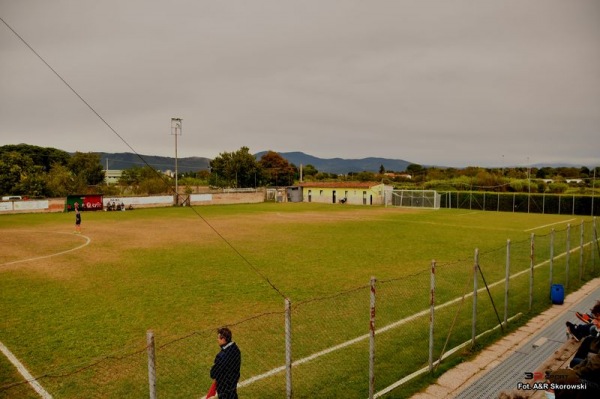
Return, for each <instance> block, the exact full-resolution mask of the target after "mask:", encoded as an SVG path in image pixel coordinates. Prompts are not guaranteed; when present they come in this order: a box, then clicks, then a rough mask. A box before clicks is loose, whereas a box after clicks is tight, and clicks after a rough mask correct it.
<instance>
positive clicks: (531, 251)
mask: <svg viewBox="0 0 600 399" xmlns="http://www.w3.org/2000/svg"><path fill="white" fill-rule="evenodd" d="M534 258H535V234H534V233H531V244H530V246H529V310H531V308H532V307H533V267H534V263H535V259H534Z"/></svg>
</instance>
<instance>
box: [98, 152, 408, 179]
mask: <svg viewBox="0 0 600 399" xmlns="http://www.w3.org/2000/svg"><path fill="white" fill-rule="evenodd" d="M266 152H267V151H261V152H259V153H257V154H255V155H254V156H255V157H256V159H260V158H261V157H262V156H263V155H264V154H265V153H266ZM98 154H99V155H100V162H101V163H102V166H103V167H104V168H105V169H112V170H122V169H130V168H133V167H134V166H140V167H142V166H145V165H146V163H148V164H149V165H150V166H152V167H153V168H154V169H157V170H162V171H165V170H175V158H172V157H161V156H155V155H140V156H141V157H142V158H143V159H144V160H145V161H146V163H144V161H142V160H141V159H140V156H138V155H137V154H133V153H130V152H123V153H106V152H100V153H98ZM279 154H280V155H281V156H282V157H284V158H285V159H287V160H288V161H289V162H290V163H293V164H294V165H296V166H297V167H300V165H304V166H306V165H313V166H314V167H315V168H316V169H317V170H319V171H321V172H327V173H336V174H344V173H350V172H363V171H368V172H378V171H379V168H380V167H381V165H383V167H384V168H385V169H386V170H394V171H403V170H405V169H406V167H407V166H408V165H410V164H411V162H407V161H404V160H401V159H388V158H374V157H371V158H363V159H342V158H331V159H327V158H317V157H314V156H312V155H308V154H305V153H303V152H281V153H279ZM107 162H108V163H107ZM209 162H210V159H208V158H202V157H188V158H178V160H177V169H178V171H179V172H180V173H184V172H197V171H199V170H207V169H208V168H209Z"/></svg>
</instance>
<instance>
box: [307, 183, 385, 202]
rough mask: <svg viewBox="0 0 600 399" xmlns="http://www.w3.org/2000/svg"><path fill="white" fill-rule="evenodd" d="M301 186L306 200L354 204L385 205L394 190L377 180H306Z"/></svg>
mask: <svg viewBox="0 0 600 399" xmlns="http://www.w3.org/2000/svg"><path fill="white" fill-rule="evenodd" d="M300 187H301V188H302V196H303V201H304V202H319V203H326V204H338V203H340V204H353V205H384V204H385V203H386V202H387V203H389V201H390V199H391V197H392V190H393V187H392V186H388V185H385V184H382V183H376V182H304V183H301V184H300Z"/></svg>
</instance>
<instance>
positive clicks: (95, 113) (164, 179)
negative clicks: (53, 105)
mask: <svg viewBox="0 0 600 399" xmlns="http://www.w3.org/2000/svg"><path fill="white" fill-rule="evenodd" d="M0 21H2V23H4V25H6V27H7V28H8V29H10V30H11V32H12V33H14V34H15V36H17V37H18V38H19V40H21V42H23V44H25V46H27V48H29V50H31V52H32V53H33V54H35V55H36V57H38V58H39V59H40V61H42V62H43V63H44V64H45V65H46V66H47V67H48V68H49V69H50V70H51V71H52V72H53V73H54V74H55V75H56V76H57V77H58V78H59V79H60V80H61V81H62V82H63V83H64V84H65V86H67V87H68V88H69V89H70V90H71V91H72V92H73V94H75V95H76V96H77V98H79V99H80V100H81V102H83V103H84V104H85V105H86V106H87V107H88V108H89V109H90V111H92V112H93V113H94V115H96V116H97V117H98V118H99V119H100V120H101V121H102V122H103V123H104V124H105V125H106V126H107V127H108V128H109V129H110V130H111V131H112V132H113V133H114V134H115V135H116V136H117V137H118V138H119V139H120V140H121V141H122V142H123V143H125V145H126V146H127V147H129V149H131V151H133V153H134V154H135V155H137V156H138V158H140V159H141V160H142V162H143V163H144V164H145V165H146V166H148V167H150V168H152V167H151V166H150V164H149V163H148V162H146V160H145V159H144V157H142V156H141V155H140V154H138V153H137V151H136V150H135V149H134V148H133V147H132V146H131V145H129V143H128V142H127V141H126V140H125V139H124V138H123V137H122V136H121V135H120V134H119V133H118V132H117V131H116V130H115V129H114V128H113V127H112V126H111V125H110V124H109V123H108V122H107V121H106V120H105V119H104V118H103V117H102V116H101V115H100V114H99V113H98V112H97V111H96V110H95V109H94V107H92V106H91V105H90V104H89V103H88V102H87V101H85V99H84V98H83V97H82V96H81V95H80V94H79V93H78V92H77V91H76V90H75V89H74V88H73V87H72V86H71V85H70V84H69V83H68V82H67V81H66V80H65V79H64V78H63V77H62V76H61V75H60V74H59V73H58V72H57V71H56V70H55V69H54V68H52V66H51V65H50V64H48V62H46V60H45V59H44V58H43V57H42V56H41V55H39V54H38V52H37V51H35V50H34V48H33V47H31V46H30V45H29V43H27V41H26V40H25V39H23V38H22V37H21V35H19V34H18V33H17V31H15V30H14V29H13V28H12V27H11V26H10V25H9V24H8V23H7V22H6V21H5V20H4V19H3V18H2V17H0ZM152 170H154V169H152ZM155 173H156V174H157V175H158V176H159V177H160V178H161V180H162V181H163V182H164V183H165V185H166V186H168V187H169V189H170V190H171V191H173V192H174V190H173V187H172V186H171V185H170V184H169V183H168V182H167V180H166V177H165V176H162V175H161V174H160V173H158V172H157V171H155ZM175 194H177V193H175ZM190 209H192V210H193V212H194V213H195V214H196V215H197V216H198V217H199V218H200V219H201V220H202V221H203V222H204V223H205V224H206V225H207V226H208V227H210V229H211V230H212V231H213V232H214V233H215V234H216V235H217V236H218V237H219V238H220V239H221V240H223V241H224V242H225V243H226V244H227V245H228V246H229V248H230V249H231V250H232V251H233V252H235V253H236V254H237V255H238V256H239V257H240V258H241V259H242V260H243V261H244V263H246V264H247V265H248V266H249V267H250V268H251V269H252V270H253V271H254V272H255V273H256V274H258V276H260V277H261V278H262V279H263V280H264V281H266V282H267V283H268V284H269V286H270V287H271V288H272V289H273V290H275V291H276V292H277V293H278V294H279V295H280V296H281V297H283V298H286V296H285V295H284V294H283V293H282V292H281V291H280V290H279V289H278V288H277V287H276V286H275V285H274V284H273V283H272V282H271V280H269V278H268V277H267V276H266V275H265V274H263V273H262V272H261V271H260V270H258V268H256V266H254V265H253V264H252V263H251V262H250V261H249V260H248V259H247V258H246V257H245V256H244V255H243V254H242V253H241V252H240V251H238V250H237V248H235V247H234V246H233V244H231V243H230V242H229V241H228V240H227V239H226V238H225V237H224V236H223V235H222V234H221V233H220V232H219V231H218V230H217V229H216V228H215V227H214V226H213V225H211V224H210V223H209V222H208V221H207V220H206V219H205V218H204V217H203V216H202V215H200V213H199V212H198V211H197V210H196V209H195V208H194V207H190Z"/></svg>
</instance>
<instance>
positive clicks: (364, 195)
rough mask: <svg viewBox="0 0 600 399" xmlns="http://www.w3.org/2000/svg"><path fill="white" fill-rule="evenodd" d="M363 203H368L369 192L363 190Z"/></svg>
mask: <svg viewBox="0 0 600 399" xmlns="http://www.w3.org/2000/svg"><path fill="white" fill-rule="evenodd" d="M363 205H367V192H366V191H363Z"/></svg>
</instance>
